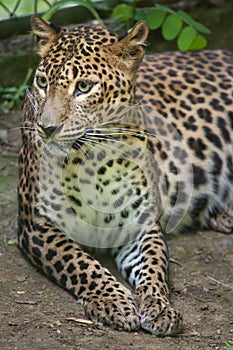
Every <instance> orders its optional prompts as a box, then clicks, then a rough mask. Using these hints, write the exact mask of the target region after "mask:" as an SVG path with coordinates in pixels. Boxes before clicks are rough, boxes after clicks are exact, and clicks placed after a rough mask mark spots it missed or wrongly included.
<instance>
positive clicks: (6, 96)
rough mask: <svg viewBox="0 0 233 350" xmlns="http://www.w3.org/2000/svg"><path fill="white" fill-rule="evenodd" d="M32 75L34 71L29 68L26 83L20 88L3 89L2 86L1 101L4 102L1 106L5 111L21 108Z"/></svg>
mask: <svg viewBox="0 0 233 350" xmlns="http://www.w3.org/2000/svg"><path fill="white" fill-rule="evenodd" d="M31 75H32V69H31V68H29V69H28V71H27V74H26V77H25V79H24V81H23V82H22V84H20V85H19V86H18V87H15V86H12V87H3V86H1V85H0V101H2V104H1V106H2V108H3V109H6V110H10V109H13V108H20V107H21V104H22V100H23V97H24V95H25V90H26V88H27V84H28V81H29V79H30V77H31Z"/></svg>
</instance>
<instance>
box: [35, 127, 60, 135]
mask: <svg viewBox="0 0 233 350" xmlns="http://www.w3.org/2000/svg"><path fill="white" fill-rule="evenodd" d="M62 127H63V125H60V126H42V125H40V128H41V129H42V131H43V132H44V134H45V135H46V137H50V136H52V135H55V134H58V133H59V132H60V131H61V129H62Z"/></svg>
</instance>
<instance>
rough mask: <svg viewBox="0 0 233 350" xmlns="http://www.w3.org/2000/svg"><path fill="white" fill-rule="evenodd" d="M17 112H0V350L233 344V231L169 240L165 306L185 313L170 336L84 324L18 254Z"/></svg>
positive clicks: (72, 303)
mask: <svg viewBox="0 0 233 350" xmlns="http://www.w3.org/2000/svg"><path fill="white" fill-rule="evenodd" d="M19 116H20V113H19V112H14V113H9V114H4V113H3V112H2V113H0V139H1V140H0V152H1V154H0V349H2V350H16V349H17V350H31V349H34V350H45V349H46V350H49V349H51V350H52V349H53V350H62V349H66V350H74V349H75V350H89V349H90V350H93V349H94V350H95V349H96V350H99V349H103V348H105V349H112V350H130V349H134V350H141V349H144V350H152V349H153V350H154V349H155V350H162V349H166V350H178V349H186V350H191V349H192V350H194V349H205V350H207V349H228V347H227V346H226V345H224V343H225V342H226V341H227V342H228V343H229V344H233V235H224V234H221V233H215V232H210V231H209V232H199V233H197V234H191V233H189V234H187V235H180V236H171V237H169V239H168V243H169V249H170V255H171V259H172V262H171V276H170V281H171V291H172V303H173V304H174V305H175V307H176V308H177V309H179V310H180V311H181V312H182V313H183V317H184V329H183V332H182V333H181V334H180V335H178V336H176V337H165V338H158V337H155V336H153V335H150V334H147V333H145V332H143V331H138V332H136V333H135V332H134V333H127V332H120V331H115V330H112V329H110V328H104V327H103V328H96V327H94V326H93V325H91V324H88V323H86V322H85V316H84V312H83V309H82V307H81V306H80V305H78V303H77V302H76V300H75V299H74V298H72V297H71V296H70V295H69V294H68V293H67V292H66V291H64V290H63V289H61V288H59V287H58V286H56V285H55V284H53V283H52V282H51V281H49V280H48V279H47V278H46V277H45V276H44V275H42V274H41V273H40V272H39V271H38V270H37V269H36V268H35V267H33V266H31V265H30V264H29V262H28V261H26V260H25V259H24V257H23V256H22V255H21V253H20V251H19V250H18V248H17V244H16V243H15V239H16V229H17V194H16V183H17V154H18V149H19V145H20V131H19V129H18V126H19V119H20V117H19ZM105 260H106V261H105V263H106V265H107V266H108V267H109V264H110V269H112V270H113V271H115V267H114V266H112V264H111V262H110V261H108V259H105Z"/></svg>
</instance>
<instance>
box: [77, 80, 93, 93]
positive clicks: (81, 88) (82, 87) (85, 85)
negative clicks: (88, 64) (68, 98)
mask: <svg viewBox="0 0 233 350" xmlns="http://www.w3.org/2000/svg"><path fill="white" fill-rule="evenodd" d="M92 86H93V83H92V82H90V81H87V80H82V81H78V82H77V84H76V88H75V93H74V94H75V96H78V95H80V94H86V93H87V92H89V91H90V90H91V88H92Z"/></svg>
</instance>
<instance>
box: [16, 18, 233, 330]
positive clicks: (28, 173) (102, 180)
mask: <svg viewBox="0 0 233 350" xmlns="http://www.w3.org/2000/svg"><path fill="white" fill-rule="evenodd" d="M31 27H32V31H33V32H34V34H35V35H36V37H37V41H38V54H39V56H40V63H39V65H38V68H37V70H36V72H35V76H34V80H33V83H32V86H31V87H29V88H28V89H27V92H26V96H25V101H24V106H23V110H22V147H21V150H20V154H19V181H18V246H19V248H20V249H21V251H22V252H23V254H24V255H26V257H27V258H28V259H29V260H30V261H31V263H32V264H33V265H35V266H36V267H37V268H38V269H40V270H41V271H43V272H44V273H45V274H46V275H47V276H48V277H49V278H50V279H52V280H53V281H54V282H55V283H57V284H58V285H59V286H60V287H62V288H64V289H66V290H67V291H68V292H69V293H70V294H71V295H72V296H73V297H74V298H75V299H76V300H77V302H78V303H80V304H81V305H82V306H83V308H84V311H85V315H86V317H87V318H88V319H90V320H91V321H92V322H93V324H94V325H101V326H110V327H112V328H113V329H117V330H123V331H136V330H139V329H142V330H144V331H146V332H149V333H151V334H153V335H157V336H167V335H174V334H176V333H179V332H181V331H182V328H183V326H182V324H183V315H182V313H181V312H180V311H177V310H176V309H175V308H174V307H173V305H172V303H171V301H170V287H169V251H168V244H167V239H166V238H167V235H168V234H170V233H173V232H184V233H188V234H189V233H192V232H195V231H196V230H199V229H213V230H215V231H221V232H225V233H230V232H231V231H232V228H233V209H232V208H233V206H232V203H233V186H232V185H233V148H232V144H233V132H232V129H233V110H232V102H233V53H231V52H229V51H225V50H207V49H206V50H201V51H195V52H191V51H190V52H178V51H175V52H165V53H154V54H145V50H146V46H147V37H148V33H149V29H148V26H147V24H146V22H144V21H139V22H137V23H136V24H135V25H134V26H133V27H132V28H131V29H130V30H129V31H128V32H126V33H125V34H124V35H122V36H118V35H117V34H116V33H114V32H112V31H111V30H110V29H108V28H106V27H103V26H100V25H88V24H79V25H75V26H72V27H60V26H57V25H56V24H54V23H52V22H50V21H45V20H43V19H42V18H40V17H39V16H33V17H32V19H31ZM96 252H101V254H104V255H105V254H109V256H110V257H111V258H112V259H113V260H114V261H115V263H116V266H117V268H118V269H119V271H120V273H121V275H122V277H123V278H124V280H125V281H126V283H124V282H122V281H118V279H117V278H116V277H115V276H114V275H113V274H112V273H111V272H110V270H109V269H108V268H107V267H105V266H104V265H102V264H101V262H100V260H99V259H98V258H97V257H95V253H96Z"/></svg>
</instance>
